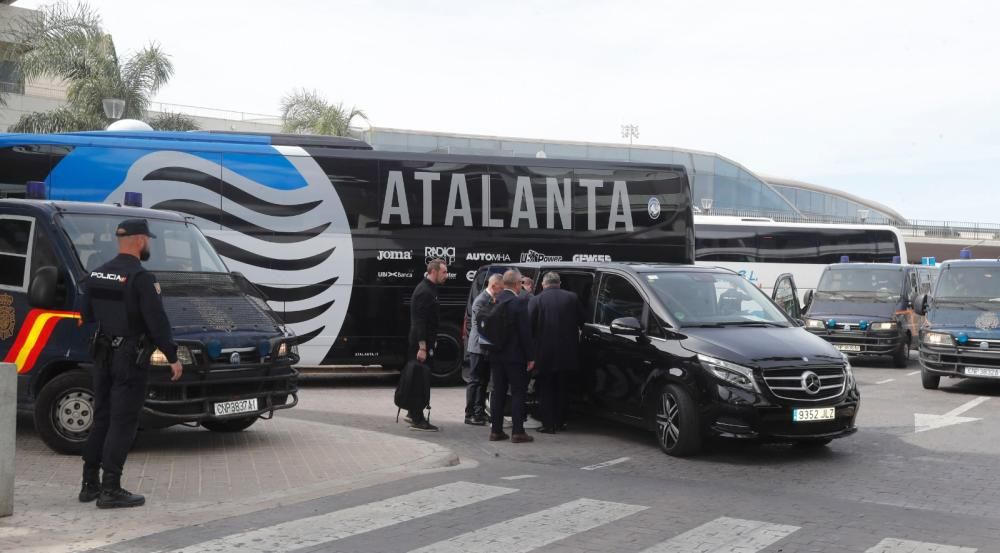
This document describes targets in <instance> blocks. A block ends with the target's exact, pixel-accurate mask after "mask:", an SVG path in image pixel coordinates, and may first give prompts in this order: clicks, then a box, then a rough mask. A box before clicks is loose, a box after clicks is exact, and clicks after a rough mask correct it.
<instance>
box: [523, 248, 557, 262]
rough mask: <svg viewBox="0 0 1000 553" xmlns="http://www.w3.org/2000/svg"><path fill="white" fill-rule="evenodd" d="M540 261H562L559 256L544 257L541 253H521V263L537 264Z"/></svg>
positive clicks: (530, 251)
mask: <svg viewBox="0 0 1000 553" xmlns="http://www.w3.org/2000/svg"><path fill="white" fill-rule="evenodd" d="M542 261H562V256H561V255H545V254H544V253H542V252H536V251H535V250H528V251H526V252H521V263H539V262H542Z"/></svg>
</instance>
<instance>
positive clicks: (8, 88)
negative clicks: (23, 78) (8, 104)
mask: <svg viewBox="0 0 1000 553" xmlns="http://www.w3.org/2000/svg"><path fill="white" fill-rule="evenodd" d="M0 94H24V82H20V83H11V82H7V81H0Z"/></svg>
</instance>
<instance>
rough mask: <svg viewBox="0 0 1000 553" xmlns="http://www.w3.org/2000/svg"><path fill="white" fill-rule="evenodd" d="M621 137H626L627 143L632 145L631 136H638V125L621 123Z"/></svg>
mask: <svg viewBox="0 0 1000 553" xmlns="http://www.w3.org/2000/svg"><path fill="white" fill-rule="evenodd" d="M622 138H627V139H628V145H629V146H631V145H632V139H633V138H639V125H633V124H631V123H629V124H628V125H622Z"/></svg>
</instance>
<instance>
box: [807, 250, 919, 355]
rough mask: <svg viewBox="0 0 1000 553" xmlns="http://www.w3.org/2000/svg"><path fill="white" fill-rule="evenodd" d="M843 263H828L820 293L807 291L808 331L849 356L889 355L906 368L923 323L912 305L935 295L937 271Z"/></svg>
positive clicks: (900, 266) (885, 264)
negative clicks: (931, 290) (934, 283)
mask: <svg viewBox="0 0 1000 553" xmlns="http://www.w3.org/2000/svg"><path fill="white" fill-rule="evenodd" d="M897 260H898V259H897ZM844 261H845V262H844V263H834V264H832V265H828V266H827V267H826V268H825V269H824V270H823V273H822V276H821V277H820V280H819V284H818V285H817V286H816V291H815V293H813V292H812V291H809V292H806V300H807V301H806V305H807V307H806V313H805V315H804V317H805V323H806V329H807V330H809V331H810V332H812V333H813V334H816V335H817V336H820V337H822V338H823V339H824V340H826V341H828V342H830V343H832V344H833V345H834V347H836V348H837V349H838V350H840V351H842V352H844V353H846V354H847V355H850V356H856V357H872V356H881V357H886V356H887V357H890V358H891V359H892V362H893V365H895V366H896V367H900V368H902V367H905V366H906V365H907V364H908V363H909V360H910V348H911V347H912V346H913V345H914V342H913V340H914V337H915V336H917V334H918V333H919V331H920V326H921V325H922V324H923V317H922V316H921V315H918V314H917V313H915V312H914V310H913V301H915V299H916V298H917V296H918V295H919V294H925V293H928V292H930V286H931V283H932V282H933V280H934V275H935V273H936V271H937V269H935V268H934V267H930V266H926V265H901V264H899V263H850V262H849V261H850V260H849V259H845V260H844Z"/></svg>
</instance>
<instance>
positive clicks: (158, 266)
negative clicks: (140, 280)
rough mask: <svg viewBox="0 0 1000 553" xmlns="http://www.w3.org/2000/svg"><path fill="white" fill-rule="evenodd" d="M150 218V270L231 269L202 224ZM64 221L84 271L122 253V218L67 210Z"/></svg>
mask: <svg viewBox="0 0 1000 553" xmlns="http://www.w3.org/2000/svg"><path fill="white" fill-rule="evenodd" d="M147 220H148V221H149V230H150V232H152V233H153V234H155V235H156V238H154V239H153V240H151V241H150V243H149V249H150V257H149V260H148V261H144V262H143V266H144V267H145V268H146V269H148V270H150V271H154V272H155V271H180V272H205V273H228V272H229V270H228V269H227V268H226V264H225V263H223V262H222V259H221V258H220V257H219V255H218V254H217V253H215V250H213V249H212V246H211V245H209V243H208V240H206V239H205V236H204V235H202V233H201V231H200V230H198V227H196V226H194V225H192V224H188V223H183V222H180V221H165V220H162V219H147ZM60 222H61V223H62V227H63V230H64V231H65V232H66V235H67V236H68V237H69V239H70V241H71V242H72V243H73V248H74V250H75V251H76V256H77V259H78V260H79V261H80V266H81V267H83V269H84V270H86V271H88V272H89V271H93V270H94V269H96V268H98V267H100V266H101V265H103V264H104V263H107V262H108V261H110V260H111V259H112V258H114V257H115V256H116V255H118V240H117V238H116V237H115V229H116V228H117V227H118V223H119V222H121V218H118V217H109V216H107V215H84V214H79V213H66V214H63V215H62V217H61V220H60Z"/></svg>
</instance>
